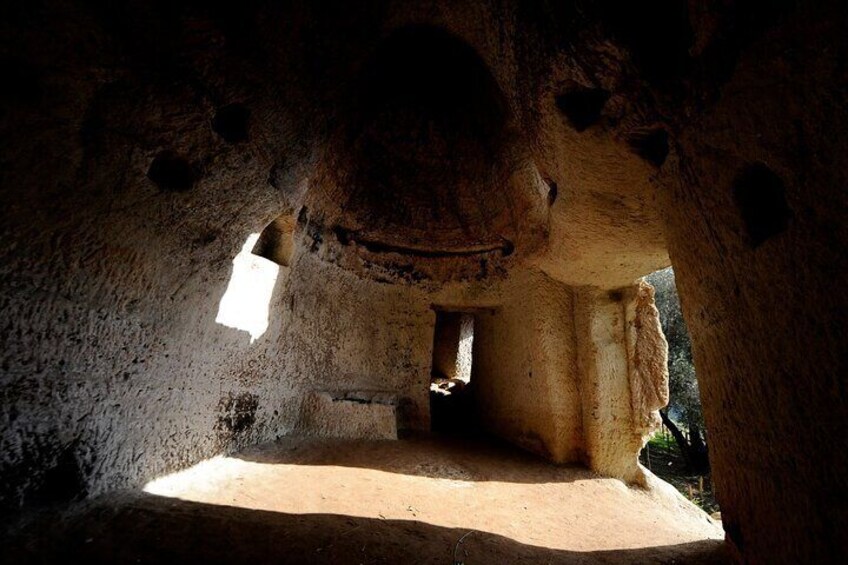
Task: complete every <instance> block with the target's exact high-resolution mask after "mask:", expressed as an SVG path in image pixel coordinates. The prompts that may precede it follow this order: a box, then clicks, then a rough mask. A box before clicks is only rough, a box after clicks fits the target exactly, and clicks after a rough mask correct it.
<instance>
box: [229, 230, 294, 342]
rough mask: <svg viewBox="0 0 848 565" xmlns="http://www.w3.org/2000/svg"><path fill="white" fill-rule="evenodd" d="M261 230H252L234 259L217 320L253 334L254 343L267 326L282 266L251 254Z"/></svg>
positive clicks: (251, 337)
mask: <svg viewBox="0 0 848 565" xmlns="http://www.w3.org/2000/svg"><path fill="white" fill-rule="evenodd" d="M258 239H259V234H258V233H252V234H250V236H249V237H248V238H247V241H245V242H244V245H243V246H242V248H241V251H239V254H238V255H236V256H235V258H234V259H233V274H232V277H231V278H230V283H229V285H228V286H227V291H226V292H225V293H224V296H223V298H221V304H220V305H219V307H218V316H217V317H216V318H215V321H216V322H217V323H219V324H221V325H223V326H227V327H228V328H234V329H237V330H243V331H246V332H248V333H249V334H250V342H251V343H253V342H254V341H256V339H257V338H259V337H260V336H261V335H262V334H264V333H265V330H267V329H268V313H269V306H270V304H271V295H272V294H273V293H274V285H275V283H276V282H277V274H278V273H279V271H280V267H279V266H278V265H276V264H275V263H273V262H271V261H269V260H267V259H264V258H262V257H259V256H257V255H254V254H253V253H251V251H252V250H253V247H254V246H255V245H256V241H257V240H258Z"/></svg>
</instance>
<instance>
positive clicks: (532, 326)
mask: <svg viewBox="0 0 848 565" xmlns="http://www.w3.org/2000/svg"><path fill="white" fill-rule="evenodd" d="M509 284H510V292H509V293H508V296H507V298H506V299H505V300H504V302H503V303H502V304H501V305H500V306H499V307H498V308H497V309H495V310H493V311H490V312H487V313H481V314H478V315H477V316H476V317H475V324H474V355H473V358H474V363H473V365H472V368H471V370H472V376H471V382H472V383H473V386H474V391H475V395H476V402H477V408H478V412H479V417H480V419H481V421H482V423H483V425H484V426H485V427H487V428H488V429H489V430H491V431H493V432H495V433H496V434H497V435H499V436H500V437H503V438H505V439H508V440H509V441H511V442H513V443H515V444H517V445H519V446H521V447H524V448H525V449H528V450H530V451H533V452H535V453H538V454H541V455H543V456H545V457H547V458H549V459H552V460H553V461H557V462H575V461H580V460H582V456H583V450H584V447H583V432H582V422H581V407H580V389H579V385H578V378H577V375H578V372H577V366H576V361H577V355H576V348H575V334H574V320H573V302H572V300H573V299H572V293H571V289H570V288H569V287H567V286H566V285H564V284H562V283H559V282H557V281H554V280H552V279H550V278H549V277H547V276H546V275H544V274H542V273H539V272H527V273H524V274H523V275H520V276H516V277H515V279H514V280H511V281H510V283H509Z"/></svg>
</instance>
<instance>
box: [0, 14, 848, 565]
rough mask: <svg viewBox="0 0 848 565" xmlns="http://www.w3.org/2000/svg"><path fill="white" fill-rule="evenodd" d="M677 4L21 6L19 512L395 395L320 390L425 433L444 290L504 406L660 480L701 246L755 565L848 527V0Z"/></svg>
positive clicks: (553, 443) (739, 507)
mask: <svg viewBox="0 0 848 565" xmlns="http://www.w3.org/2000/svg"><path fill="white" fill-rule="evenodd" d="M649 4H650V5H646V4H645V3H636V2H631V3H615V2H608V1H596V2H592V1H575V2H565V3H547V2H513V1H506V2H491V1H489V0H477V1H471V0H463V1H458V2H440V1H433V2H415V3H408V2H403V3H400V2H391V1H377V2H369V3H367V5H362V3H343V2H327V3H303V2H294V3H275V2H266V1H264V0H257V1H249V2H245V3H241V4H238V5H232V4H223V3H220V4H219V3H217V2H209V3H198V2H185V3H181V2H177V3H169V4H163V3H154V4H150V3H146V2H138V1H135V0H119V1H118V2H106V3H103V2H94V3H92V2H81V1H79V0H66V1H58V0H47V1H45V2H42V3H24V4H21V5H20V6H16V7H9V8H8V9H7V13H6V14H5V17H4V18H3V21H2V22H0V70H2V71H3V73H2V74H3V77H4V88H3V90H2V92H0V103H2V108H0V132H2V134H0V135H1V136H2V137H1V138H0V154H2V167H0V169H1V170H2V172H0V201H2V204H3V205H2V208H0V276H2V282H0V311H2V312H3V316H2V322H0V335H2V341H3V347H2V358H0V424H1V425H0V429H1V430H2V432H0V453H2V455H0V474H2V483H0V506H2V508H3V509H4V512H9V513H18V512H19V511H20V509H21V508H29V507H37V506H40V505H43V504H47V503H54V502H67V501H69V500H72V499H76V498H81V497H84V496H90V495H94V494H97V493H101V492H105V491H108V490H113V489H117V488H121V487H127V486H137V485H140V484H142V483H144V482H145V481H147V480H149V479H151V478H153V477H155V476H159V475H161V474H162V473H165V472H169V471H173V470H175V469H178V468H181V467H184V466H186V465H188V464H191V463H193V462H196V461H198V460H200V459H203V458H206V457H209V456H211V455H214V454H217V453H220V452H225V451H230V450H233V449H236V448H239V447H242V446H246V445H249V444H253V443H256V442H259V441H263V440H267V439H272V438H275V437H278V436H281V435H286V434H291V433H293V432H295V431H300V432H302V433H310V432H309V430H310V429H312V430H313V431H315V430H316V429H317V428H322V429H324V428H323V426H324V424H321V423H320V422H321V421H322V418H325V417H326V418H329V420H324V422H325V423H329V422H330V421H332V425H331V426H329V427H328V428H327V429H330V428H332V429H334V430H336V431H338V430H339V429H344V423H345V422H346V421H348V418H351V420H350V421H351V422H353V420H355V419H356V418H359V417H362V418H364V419H365V420H367V419H368V418H370V417H371V416H373V415H374V414H371V415H370V416H362V415H361V414H360V415H359V416H349V417H348V416H343V415H340V416H338V417H339V419H340V421H341V422H339V421H335V420H333V418H334V417H335V416H332V415H331V414H330V413H331V412H332V410H325V411H323V412H322V410H318V411H317V412H314V411H313V412H310V410H309V406H310V404H309V403H310V402H311V401H309V400H305V399H309V398H313V399H314V398H315V397H314V396H313V395H314V394H316V393H320V392H321V391H332V394H333V395H342V397H344V396H345V395H346V394H348V393H352V392H357V391H359V392H361V391H381V392H386V393H389V394H391V395H394V397H395V398H396V399H397V404H396V406H395V405H392V406H391V408H393V409H394V410H395V412H394V417H395V418H396V420H395V425H396V426H397V428H398V429H400V430H409V429H412V430H426V429H428V428H429V418H430V414H429V399H428V389H429V384H430V374H431V369H432V359H433V357H432V348H433V333H434V325H435V320H436V314H435V312H436V311H437V310H439V309H441V310H451V311H456V312H467V313H472V314H474V316H475V339H474V351H473V353H474V368H473V375H472V386H473V387H474V388H475V390H476V392H475V394H477V396H476V399H477V408H478V411H479V414H478V416H479V418H478V419H479V421H480V422H481V423H483V424H484V425H485V426H486V427H487V428H488V429H489V430H491V431H494V432H495V433H497V434H499V435H501V436H502V437H504V438H506V439H508V440H510V441H512V442H514V443H517V444H519V445H522V446H524V447H526V448H528V449H531V450H533V451H535V452H537V453H542V454H544V455H546V456H548V457H549V458H551V459H553V460H555V461H558V462H578V461H582V462H585V463H586V464H588V465H589V466H590V467H592V468H593V469H595V470H597V471H599V472H601V473H604V474H607V475H611V476H616V477H620V478H622V479H625V480H628V481H633V482H638V483H643V484H647V485H650V484H651V480H652V479H651V477H650V476H647V477H646V475H645V474H644V471H643V470H642V469H640V468H639V466H638V463H637V454H638V450H639V448H640V447H641V445H642V443H643V441H644V437H645V434H647V433H648V432H649V431H650V430H651V429H652V427H653V426H654V425H655V421H656V420H655V416H654V411H655V410H656V409H657V408H658V407H660V406H661V405H662V404H663V403H664V402H665V400H666V399H667V396H666V395H667V391H666V389H665V384H664V383H665V373H664V361H663V355H664V342H663V339H662V336H661V334H660V333H658V331H657V330H658V327H657V318H656V312H655V310H654V309H653V306H652V300H651V293H650V290H649V289H648V288H647V287H645V286H644V285H642V284H641V283H639V282H638V280H639V278H640V277H641V276H643V275H645V274H648V273H649V272H651V271H653V270H655V269H657V268H661V267H665V266H667V265H668V264H669V262H670V261H671V262H672V263H673V264H674V267H675V270H676V274H677V280H678V281H679V285H680V289H679V290H680V295H681V297H682V301H683V309H684V314H685V316H686V319H687V323H688V325H689V327H690V329H691V332H692V334H693V345H694V354H695V361H696V364H697V368H698V374H699V378H700V383H701V390H702V393H703V404H704V409H705V416H706V423H707V427H708V434H709V441H710V448H711V460H712V464H713V469H714V473H713V477H714V480H715V483H716V484H715V486H716V491H717V495H718V498H719V501H720V503H721V506H722V516H723V519H724V525H725V528H726V530H727V533H728V540H729V541H730V542H731V544H732V546H733V547H734V548H735V551H736V552H737V554H738V557H739V558H740V559H742V560H746V561H749V562H760V563H761V562H774V561H775V560H779V559H785V560H787V561H793V562H825V561H828V560H829V559H831V558H832V557H833V556H835V555H838V554H840V553H843V554H844V553H845V552H846V551H848V548H846V538H845V536H844V535H843V534H842V532H843V531H844V530H845V529H846V528H848V505H846V504H845V501H844V496H843V493H844V492H845V490H846V488H848V485H846V476H848V474H847V473H846V471H848V459H846V457H848V455H846V453H848V451H847V450H845V449H844V448H843V445H842V443H843V442H841V441H840V440H841V437H842V430H844V428H845V426H846V423H848V409H846V391H845V385H844V380H845V379H844V377H845V375H846V374H848V367H846V357H845V355H844V352H845V351H846V350H848V338H846V335H848V333H846V331H845V329H844V327H843V326H844V323H843V322H844V318H845V312H848V304H846V298H845V293H844V292H842V291H841V286H840V284H841V282H842V280H843V279H844V278H845V273H846V272H848V265H846V259H845V257H846V249H848V232H846V228H845V220H846V217H848V210H846V207H848V200H847V199H846V198H845V192H844V187H845V186H846V185H848V178H846V174H848V173H846V167H845V166H844V165H845V164H844V158H845V155H848V147H846V141H845V138H844V136H843V135H842V134H841V132H842V131H844V130H846V129H848V110H846V106H845V100H846V99H848V83H846V80H848V73H846V72H845V65H844V61H845V60H848V42H847V41H846V37H848V33H846V21H848V15H847V14H846V7H845V6H844V3H843V2H838V1H836V0H825V1H822V2H815V3H807V4H811V5H802V4H800V3H789V2H777V3H766V2H751V3H748V2H745V3H743V2H732V1H731V2H700V3H699V2H683V1H682V0H681V1H668V2H656V3H649ZM813 4H814V5H813ZM248 243H250V245H249V247H248V248H247V251H244V250H245V248H246V246H248ZM251 250H252V251H253V252H254V253H255V254H256V255H258V256H261V257H265V258H268V259H270V260H271V261H273V263H272V262H269V261H265V260H264V259H259V258H258V257H257V258H256V259H255V260H254V258H253V257H251V256H250V255H249V252H250V251H251ZM240 253H244V254H243V255H239V254H240ZM237 256H238V257H239V260H238V261H234V258H236V257H237ZM669 257H670V259H669ZM257 261H259V263H257ZM242 268H244V269H248V271H249V269H251V268H255V269H256V270H258V271H262V272H263V273H264V274H263V275H262V277H260V278H261V280H262V281H264V282H262V283H261V284H260V283H259V282H256V281H257V280H258V279H257V277H253V278H251V276H250V274H249V272H247V274H245V273H241V275H234V269H242ZM237 279H241V280H245V281H248V282H250V281H253V282H256V284H255V285H253V286H251V285H248V288H247V290H244V289H242V294H241V295H239V296H241V297H242V298H243V299H244V300H245V304H248V303H250V304H251V305H252V306H250V308H254V307H258V308H259V310H258V313H257V312H253V311H250V312H247V311H245V312H239V309H238V308H235V309H234V313H233V312H232V311H231V312H230V313H229V314H228V315H226V316H224V315H222V314H221V312H220V311H219V310H220V308H221V307H222V298H223V297H224V295H225V294H227V295H228V296H230V297H232V296H235V295H231V294H229V293H231V292H233V293H235V292H237V290H238V289H236V288H235V287H236V286H237V285H236V282H237ZM263 293H267V294H268V296H265V294H263ZM227 302H230V299H228V300H227ZM234 304H238V302H234ZM257 305H258V306H257ZM265 307H267V312H268V314H267V316H266V315H265V310H263V309H262V308H265ZM247 308H248V307H247V306H245V310H246V309H247ZM239 314H244V316H240V315H239ZM265 318H267V324H266V325H263V324H264V323H265ZM250 321H254V322H258V323H259V326H261V327H259V328H258V329H257V327H251V328H248V327H247V326H246V324H247V323H248V322H250ZM324 401H326V398H325V399H324ZM380 406H382V405H380ZM386 406H388V405H386ZM313 408H314V406H313ZM315 414H318V416H317V417H316V418H317V419H315V418H313V419H312V420H310V419H309V418H306V419H304V415H307V416H309V417H310V418H312V416H314V415H315ZM384 416H386V414H382V415H381V416H380V417H379V418H377V420H379V421H381V422H385V421H386V419H385V418H384ZM381 418H382V419H381ZM310 422H311V423H310ZM316 422H317V423H316ZM313 424H315V426H317V428H316V427H315V426H312V425H313ZM311 426H312V427H311ZM367 427H368V426H364V425H363V429H365V428H367ZM377 427H379V428H380V430H382V431H381V432H380V433H383V432H385V431H386V430H387V429H388V428H382V427H380V426H377ZM350 429H352V430H355V429H356V427H355V426H352V427H351V428H350ZM369 429H371V428H369ZM328 433H329V432H328ZM333 433H336V432H333ZM369 433H370V432H369ZM378 435H379V434H378Z"/></svg>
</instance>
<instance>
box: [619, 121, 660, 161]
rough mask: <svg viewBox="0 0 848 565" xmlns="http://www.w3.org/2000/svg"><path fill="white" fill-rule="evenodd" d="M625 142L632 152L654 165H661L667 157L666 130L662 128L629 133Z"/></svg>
mask: <svg viewBox="0 0 848 565" xmlns="http://www.w3.org/2000/svg"><path fill="white" fill-rule="evenodd" d="M627 143H629V144H630V147H632V148H633V152H634V153H636V154H637V155H639V156H640V157H642V158H643V159H645V160H646V161H648V162H649V163H651V164H652V165H654V166H655V167H661V166H662V164H663V163H665V159H666V157H668V132H667V131H665V130H664V129H662V128H656V129H650V130H645V131H638V132H634V133H631V134H630V136H629V138H628V140H627Z"/></svg>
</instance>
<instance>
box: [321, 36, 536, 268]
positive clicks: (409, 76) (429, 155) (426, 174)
mask: <svg viewBox="0 0 848 565" xmlns="http://www.w3.org/2000/svg"><path fill="white" fill-rule="evenodd" d="M353 85H354V86H353V87H352V89H351V96H350V98H349V100H347V101H346V105H345V106H344V107H343V108H342V109H340V112H339V113H340V115H341V119H340V121H339V123H340V125H339V127H338V128H337V129H336V130H335V131H334V132H333V133H332V134H331V140H330V143H329V144H328V150H327V151H326V153H325V154H324V155H323V158H322V159H321V162H320V165H319V168H318V174H317V175H316V176H315V177H314V178H313V181H312V183H311V186H310V191H309V194H308V196H307V210H308V220H309V221H310V222H311V223H312V224H313V225H319V226H321V227H322V228H324V229H325V230H326V231H327V232H332V233H333V234H334V235H335V238H336V239H337V240H338V241H339V242H340V243H341V244H342V245H344V246H352V247H353V248H354V249H356V250H357V252H359V253H360V254H363V253H364V254H368V255H370V257H369V259H370V260H375V259H379V257H374V256H380V255H386V254H389V255H392V256H393V257H394V259H396V258H397V256H398V255H400V256H406V257H416V258H418V259H421V260H424V261H425V262H426V261H431V262H432V261H436V262H442V263H444V262H446V261H447V262H451V261H461V260H464V259H471V260H473V261H478V262H479V259H480V258H481V257H488V258H490V259H492V260H496V261H501V260H503V259H504V258H508V257H511V256H513V255H515V256H521V255H526V254H527V253H529V252H531V251H533V250H534V249H535V248H537V247H538V246H539V243H540V242H541V241H543V240H544V237H545V233H546V229H547V186H546V185H545V184H544V182H543V181H542V179H541V177H540V176H539V173H538V171H537V170H536V168H535V166H533V164H532V162H531V161H530V159H529V157H528V152H527V151H526V149H525V147H524V145H523V143H522V142H521V140H520V138H519V136H518V134H517V133H516V131H517V129H516V128H515V127H514V124H513V117H512V114H511V112H510V110H509V105H508V104H507V102H506V100H505V99H504V96H503V93H502V92H501V90H500V88H499V87H498V84H497V82H496V81H495V79H494V77H493V76H492V75H491V73H490V72H489V70H488V68H487V67H486V65H485V63H484V62H483V61H482V60H481V58H480V57H479V56H478V55H477V53H476V52H475V51H474V50H473V49H472V48H471V47H469V46H468V45H467V44H466V43H464V42H463V41H461V40H460V39H458V38H456V37H454V36H453V35H451V34H449V33H448V32H446V31H443V30H441V29H439V28H434V27H425V26H410V27H405V28H402V29H400V30H398V31H395V32H394V33H393V34H392V35H390V36H389V37H387V38H386V39H385V40H383V41H382V42H381V44H380V45H379V46H378V47H377V49H376V50H375V51H374V52H373V53H372V54H371V56H370V57H369V58H368V59H367V60H366V61H365V62H364V64H363V65H362V66H361V67H360V69H359V72H358V75H357V76H356V78H355V80H354V81H353Z"/></svg>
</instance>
